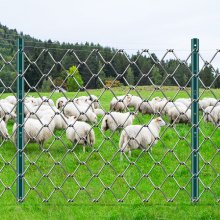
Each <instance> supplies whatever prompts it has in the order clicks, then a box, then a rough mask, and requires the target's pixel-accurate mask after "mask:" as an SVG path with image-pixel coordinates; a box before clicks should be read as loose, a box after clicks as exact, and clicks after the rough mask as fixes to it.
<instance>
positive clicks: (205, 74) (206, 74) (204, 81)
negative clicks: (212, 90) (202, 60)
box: [199, 66, 214, 86]
mask: <svg viewBox="0 0 220 220" xmlns="http://www.w3.org/2000/svg"><path fill="white" fill-rule="evenodd" d="M199 78H200V86H203V85H204V86H212V83H213V81H214V73H213V71H212V68H211V67H209V66H206V67H205V68H204V69H203V70H201V72H200V73H199Z"/></svg>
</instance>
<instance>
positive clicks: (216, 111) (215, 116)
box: [209, 105, 220, 125]
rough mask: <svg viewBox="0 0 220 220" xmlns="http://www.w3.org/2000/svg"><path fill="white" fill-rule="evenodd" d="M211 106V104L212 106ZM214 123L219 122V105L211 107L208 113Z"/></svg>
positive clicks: (217, 123)
mask: <svg viewBox="0 0 220 220" xmlns="http://www.w3.org/2000/svg"><path fill="white" fill-rule="evenodd" d="M212 107H213V106H212ZM209 116H210V118H211V121H212V123H213V124H214V125H219V122H220V106H219V105H218V106H216V107H213V109H212V110H211V111H210V114H209Z"/></svg>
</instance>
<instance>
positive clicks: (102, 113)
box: [94, 108, 105, 116]
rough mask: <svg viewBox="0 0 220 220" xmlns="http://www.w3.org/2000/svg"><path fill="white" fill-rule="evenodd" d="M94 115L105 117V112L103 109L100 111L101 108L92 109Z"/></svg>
mask: <svg viewBox="0 0 220 220" xmlns="http://www.w3.org/2000/svg"><path fill="white" fill-rule="evenodd" d="M94 113H95V114H96V115H102V116H104V115H105V111H104V110H103V109H101V108H95V109H94Z"/></svg>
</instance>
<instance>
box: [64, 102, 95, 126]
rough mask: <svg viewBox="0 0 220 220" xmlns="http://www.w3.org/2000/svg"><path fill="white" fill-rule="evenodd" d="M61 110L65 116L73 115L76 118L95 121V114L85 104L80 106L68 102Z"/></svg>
mask: <svg viewBox="0 0 220 220" xmlns="http://www.w3.org/2000/svg"><path fill="white" fill-rule="evenodd" d="M62 112H63V113H64V115H65V116H66V117H71V116H75V117H77V119H78V120H82V121H89V122H91V123H97V116H96V114H95V113H94V112H93V111H91V110H90V109H88V107H85V106H80V105H77V104H74V103H72V102H69V103H67V104H66V105H64V106H63V107H62Z"/></svg>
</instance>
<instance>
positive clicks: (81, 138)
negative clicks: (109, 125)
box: [66, 117, 95, 152]
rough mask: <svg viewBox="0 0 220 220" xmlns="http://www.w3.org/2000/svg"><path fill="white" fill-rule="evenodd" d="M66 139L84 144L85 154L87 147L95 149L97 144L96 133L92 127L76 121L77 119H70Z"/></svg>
mask: <svg viewBox="0 0 220 220" xmlns="http://www.w3.org/2000/svg"><path fill="white" fill-rule="evenodd" d="M66 137H67V139H69V140H70V141H71V142H76V143H77V144H82V145H83V152H85V147H86V145H89V146H90V147H91V148H93V146H94V144H95V133H94V130H93V129H92V127H91V126H90V125H89V124H88V123H86V122H82V121H76V118H75V117H70V118H69V119H68V127H67V129H66Z"/></svg>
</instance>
